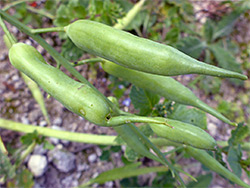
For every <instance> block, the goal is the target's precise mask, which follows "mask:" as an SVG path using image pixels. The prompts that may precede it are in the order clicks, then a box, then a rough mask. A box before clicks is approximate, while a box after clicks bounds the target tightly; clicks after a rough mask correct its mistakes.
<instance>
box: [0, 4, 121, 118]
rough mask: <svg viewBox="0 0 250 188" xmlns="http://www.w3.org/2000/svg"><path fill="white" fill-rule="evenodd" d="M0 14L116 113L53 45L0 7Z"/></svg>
mask: <svg viewBox="0 0 250 188" xmlns="http://www.w3.org/2000/svg"><path fill="white" fill-rule="evenodd" d="M0 15H2V17H3V18H4V19H5V20H6V21H7V22H9V23H10V24H12V25H14V26H16V27H17V28H18V29H19V30H20V31H22V32H24V33H26V34H27V35H29V36H30V37H31V38H33V39H34V40H35V41H37V42H38V43H39V44H40V45H41V46H42V47H43V48H44V49H45V50H46V51H47V52H49V54H50V55H51V56H52V57H53V58H54V59H55V60H56V62H57V64H62V65H63V66H64V67H65V68H66V69H67V70H68V71H69V72H70V73H71V74H72V75H73V76H74V77H76V78H77V79H78V80H79V81H81V82H82V83H84V84H86V85H89V86H90V87H92V88H93V89H94V90H95V91H96V92H97V93H98V94H99V97H101V98H102V99H104V100H105V101H107V102H108V104H109V105H110V107H111V108H112V110H113V111H114V113H117V114H119V113H118V109H117V108H116V106H115V105H114V104H113V103H112V102H111V101H109V100H108V99H107V98H106V97H105V96H104V95H103V94H102V93H100V91H98V90H97V89H96V88H95V87H94V86H93V85H92V84H90V83H89V82H88V81H87V80H86V79H85V78H84V77H83V76H82V75H81V74H80V73H79V72H78V71H77V70H76V69H75V68H74V67H72V65H71V64H70V62H69V61H68V60H67V59H65V58H64V57H62V56H61V55H60V54H59V53H58V52H57V51H56V50H55V49H54V48H53V47H51V46H50V45H49V44H48V43H47V42H46V41H45V40H44V39H43V38H42V37H40V36H39V35H38V34H33V33H32V32H31V29H30V28H29V27H27V26H26V25H24V24H23V23H21V22H19V21H18V20H17V19H15V18H13V17H12V16H10V15H8V14H7V13H5V12H4V11H2V10H1V9H0Z"/></svg>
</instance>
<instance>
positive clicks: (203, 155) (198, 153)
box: [185, 147, 250, 188]
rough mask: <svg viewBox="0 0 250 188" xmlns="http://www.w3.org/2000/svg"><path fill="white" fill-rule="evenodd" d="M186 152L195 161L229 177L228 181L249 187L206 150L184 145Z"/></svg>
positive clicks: (249, 187)
mask: <svg viewBox="0 0 250 188" xmlns="http://www.w3.org/2000/svg"><path fill="white" fill-rule="evenodd" d="M185 150H186V152H187V153H188V154H189V155H191V156H192V157H193V158H195V159H196V160H197V161H200V162H201V163H202V164H203V165H205V166H206V167H207V168H209V169H210V170H212V171H214V172H216V173H218V174H220V175H221V176H223V177H225V178H227V179H229V180H230V181H232V182H234V183H236V184H238V185H240V186H242V187H246V188H250V185H247V184H246V183H245V182H243V181H242V180H241V179H240V178H239V177H238V176H236V175H235V174H233V173H232V172H230V171H229V170H228V169H226V168H225V167H224V166H222V165H221V164H220V163H219V162H218V161H217V160H216V159H214V158H213V157H212V156H211V155H209V154H208V153H207V152H206V151H204V150H200V149H195V148H193V147H186V148H185Z"/></svg>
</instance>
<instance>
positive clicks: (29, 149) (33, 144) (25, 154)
mask: <svg viewBox="0 0 250 188" xmlns="http://www.w3.org/2000/svg"><path fill="white" fill-rule="evenodd" d="M35 146H36V141H33V142H32V143H31V144H30V145H29V146H28V147H27V149H26V150H25V151H23V152H22V154H21V157H20V159H19V160H18V163H17V165H16V167H18V166H20V165H21V164H22V162H23V161H24V160H25V158H26V157H27V156H28V155H29V154H30V153H31V152H32V151H33V150H34V148H35Z"/></svg>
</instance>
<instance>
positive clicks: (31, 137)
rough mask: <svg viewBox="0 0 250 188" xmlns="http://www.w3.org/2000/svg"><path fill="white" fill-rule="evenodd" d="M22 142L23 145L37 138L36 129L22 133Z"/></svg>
mask: <svg viewBox="0 0 250 188" xmlns="http://www.w3.org/2000/svg"><path fill="white" fill-rule="evenodd" d="M20 140H21V142H22V144H24V145H30V144H31V143H32V142H33V141H34V140H39V136H38V133H37V131H34V132H33V133H27V134H25V135H23V136H22V137H21V138H20Z"/></svg>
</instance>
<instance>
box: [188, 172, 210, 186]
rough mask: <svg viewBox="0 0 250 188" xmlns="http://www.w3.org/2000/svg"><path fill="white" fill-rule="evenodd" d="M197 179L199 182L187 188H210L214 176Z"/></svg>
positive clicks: (192, 183) (191, 183)
mask: <svg viewBox="0 0 250 188" xmlns="http://www.w3.org/2000/svg"><path fill="white" fill-rule="evenodd" d="M196 179H197V182H190V183H189V184H188V185H187V188H193V187H197V188H198V187H200V188H201V187H202V188H208V187H209V186H210V184H211V183H212V180H213V176H212V174H211V173H209V174H206V175H202V176H199V177H198V178H196Z"/></svg>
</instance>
